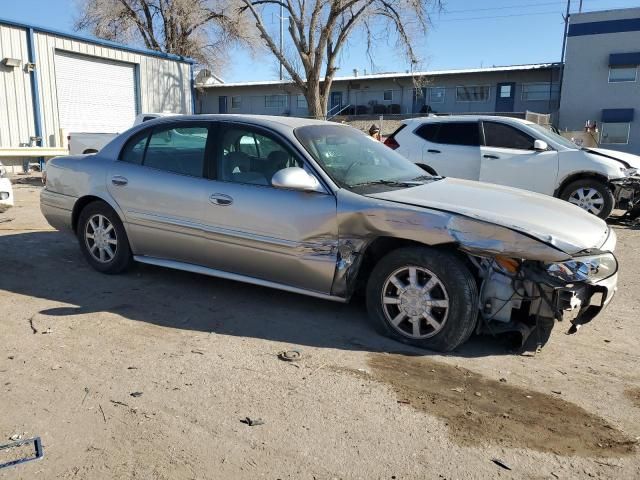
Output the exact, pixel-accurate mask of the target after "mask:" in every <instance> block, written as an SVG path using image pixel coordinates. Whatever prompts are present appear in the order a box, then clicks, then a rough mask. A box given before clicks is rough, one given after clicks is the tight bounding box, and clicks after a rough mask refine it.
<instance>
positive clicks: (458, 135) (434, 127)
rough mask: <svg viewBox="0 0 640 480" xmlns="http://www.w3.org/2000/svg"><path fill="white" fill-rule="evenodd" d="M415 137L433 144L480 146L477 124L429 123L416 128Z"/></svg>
mask: <svg viewBox="0 0 640 480" xmlns="http://www.w3.org/2000/svg"><path fill="white" fill-rule="evenodd" d="M416 135H418V136H419V137H421V138H423V139H425V140H427V141H429V142H433V143H443V144H447V145H464V146H471V147H477V146H479V145H480V132H479V130H478V123H477V122H442V123H433V122H429V123H425V124H424V125H422V126H421V127H420V128H418V130H416Z"/></svg>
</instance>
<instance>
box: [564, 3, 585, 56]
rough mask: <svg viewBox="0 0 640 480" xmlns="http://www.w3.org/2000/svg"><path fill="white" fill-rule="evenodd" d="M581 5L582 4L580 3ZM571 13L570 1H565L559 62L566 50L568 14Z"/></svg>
mask: <svg viewBox="0 0 640 480" xmlns="http://www.w3.org/2000/svg"><path fill="white" fill-rule="evenodd" d="M580 3H581V4H582V2H580ZM570 11H571V0H567V14H566V15H565V16H564V17H563V18H564V37H562V54H561V55H560V61H561V62H564V52H565V49H566V48H567V33H568V31H569V12H570Z"/></svg>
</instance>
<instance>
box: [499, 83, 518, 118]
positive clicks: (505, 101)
mask: <svg viewBox="0 0 640 480" xmlns="http://www.w3.org/2000/svg"><path fill="white" fill-rule="evenodd" d="M515 98H516V84H515V82H506V83H499V84H498V85H497V94H496V112H513V105H514V100H515Z"/></svg>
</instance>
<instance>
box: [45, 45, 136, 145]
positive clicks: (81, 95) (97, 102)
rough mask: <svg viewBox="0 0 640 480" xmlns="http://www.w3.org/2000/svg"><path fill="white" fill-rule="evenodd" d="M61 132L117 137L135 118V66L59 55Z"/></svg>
mask: <svg viewBox="0 0 640 480" xmlns="http://www.w3.org/2000/svg"><path fill="white" fill-rule="evenodd" d="M55 62H56V64H55V67H56V90H57V93H58V112H59V115H60V128H65V129H67V131H68V132H91V133H118V132H123V131H125V130H126V129H128V128H129V127H131V126H132V125H133V121H134V119H135V117H136V98H137V95H136V75H135V66H134V65H132V64H130V63H122V62H114V61H111V60H104V59H101V58H90V57H83V56H80V55H72V54H67V53H61V52H56V60H55Z"/></svg>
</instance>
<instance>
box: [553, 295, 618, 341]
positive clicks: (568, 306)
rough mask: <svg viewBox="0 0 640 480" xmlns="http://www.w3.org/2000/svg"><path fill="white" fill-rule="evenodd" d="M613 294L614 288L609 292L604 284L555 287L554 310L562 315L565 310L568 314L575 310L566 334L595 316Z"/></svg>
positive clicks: (573, 331) (576, 330) (576, 329)
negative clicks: (575, 287) (577, 287)
mask: <svg viewBox="0 0 640 480" xmlns="http://www.w3.org/2000/svg"><path fill="white" fill-rule="evenodd" d="M614 294H615V290H614V291H612V292H610V290H609V288H608V287H607V286H605V285H583V286H581V287H580V288H579V289H574V288H559V289H557V290H556V294H555V296H554V300H555V302H554V303H555V308H556V311H558V312H561V315H562V317H564V315H565V313H566V312H569V313H570V314H571V313H573V312H576V314H575V315H573V318H571V320H570V321H571V327H570V328H569V331H567V335H573V334H574V333H577V332H578V329H579V328H580V327H581V326H582V325H586V324H587V323H589V322H590V321H591V320H593V319H594V318H596V317H597V316H598V314H599V313H600V312H601V311H602V310H603V309H604V307H606V306H607V304H608V303H609V302H610V301H611V298H612V297H613V295H614ZM598 297H599V298H598ZM594 302H596V303H594ZM559 320H562V318H560V319H559Z"/></svg>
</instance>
